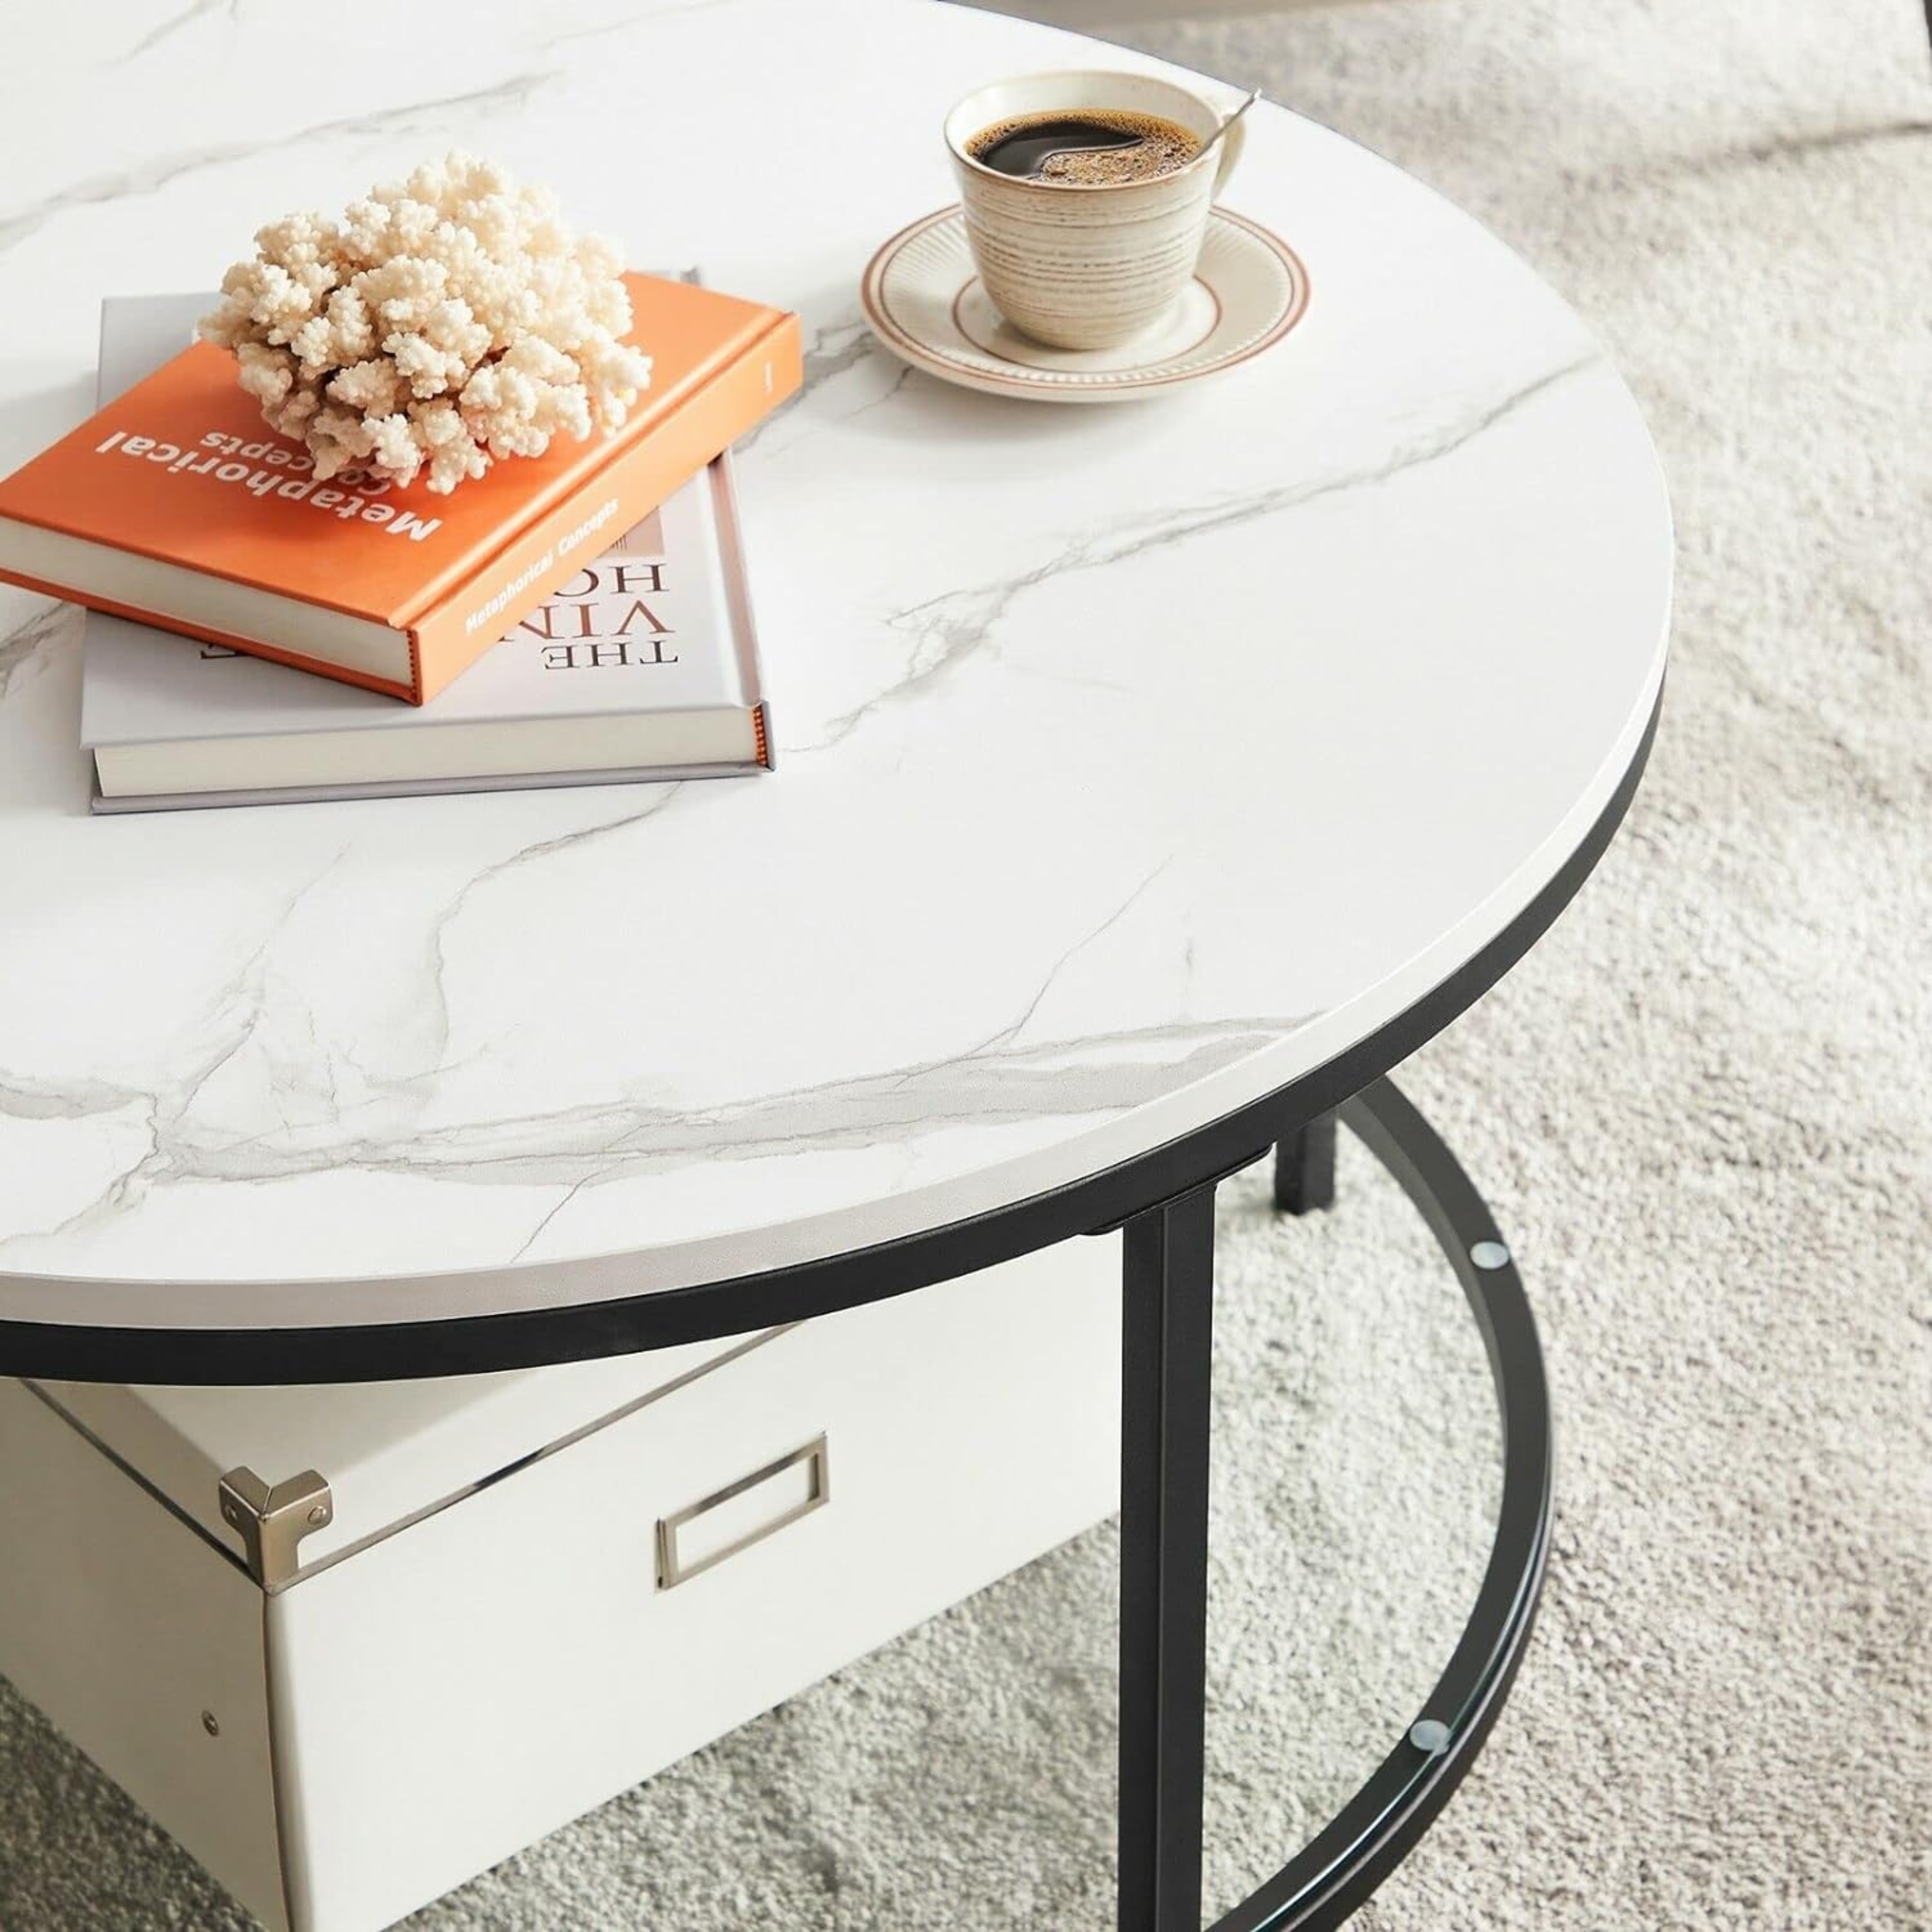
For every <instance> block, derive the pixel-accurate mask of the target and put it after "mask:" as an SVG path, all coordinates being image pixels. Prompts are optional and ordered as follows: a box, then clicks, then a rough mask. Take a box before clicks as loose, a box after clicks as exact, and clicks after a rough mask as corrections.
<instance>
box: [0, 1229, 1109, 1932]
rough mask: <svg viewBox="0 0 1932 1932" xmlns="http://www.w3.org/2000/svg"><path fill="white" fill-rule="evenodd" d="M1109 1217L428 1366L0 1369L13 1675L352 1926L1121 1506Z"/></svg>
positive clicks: (521, 1838) (150, 1784) (220, 1874)
mask: <svg viewBox="0 0 1932 1932" xmlns="http://www.w3.org/2000/svg"><path fill="white" fill-rule="evenodd" d="M1119 1265H1120V1264H1119V1249H1118V1243H1117V1242H1115V1241H1103V1240H1091V1241H1079V1242H1074V1243H1070V1244H1066V1245H1064V1246H1062V1247H1059V1248H1057V1249H1054V1250H1049V1251H1048V1252H1047V1253H1044V1254H1042V1255H1037V1256H1030V1257H1028V1258H1027V1259H1025V1260H1022V1261H1020V1262H1013V1263H1010V1264H1009V1265H1007V1266H1005V1267H1003V1268H995V1269H992V1270H989V1271H987V1272H986V1274H981V1275H978V1276H974V1277H969V1278H968V1279H966V1280H962V1281H959V1282H954V1283H947V1284H944V1285H943V1286H939V1287H938V1288H933V1289H925V1290H922V1291H921V1292H919V1293H917V1294H914V1295H907V1296H906V1297H904V1298H901V1299H899V1300H897V1301H889V1302H883V1303H880V1304H877V1305H876V1306H874V1307H870V1308H863V1309H855V1310H850V1311H849V1312H847V1313H844V1314H840V1315H835V1316H826V1317H824V1318H823V1319H820V1320H817V1321H814V1322H806V1323H802V1324H800V1325H797V1326H795V1327H791V1328H783V1329H777V1330H773V1331H769V1332H768V1333H766V1334H763V1335H760V1336H756V1337H745V1338H739V1339H737V1340H731V1341H725V1342H717V1343H702V1344H697V1345H694V1346H689V1347H685V1348H679V1349H668V1350H664V1351H661V1352H658V1353H655V1354H653V1355H640V1356H633V1357H629V1358H624V1359H622V1360H618V1361H604V1362H594V1363H584V1364H571V1365H568V1366H565V1367H557V1368H553V1369H544V1370H531V1371H528V1372H526V1373H520V1374H515V1375H503V1376H478V1377H474V1378H470V1379H464V1380H461V1381H452V1382H437V1383H418V1384H410V1383H391V1384H384V1385H377V1386H373V1387H361V1388H303V1389H287V1390H270V1389H251V1390H219V1389H206V1390H187V1389H160V1388H129V1387H125V1386H121V1385H111V1386H102V1387H94V1386H89V1385H80V1384H71V1383H48V1384H39V1385H34V1384H28V1383H23V1382H5V1381H0V1672H4V1673H5V1675H6V1676H8V1677H10V1678H11V1679H13V1682H14V1683H15V1684H16V1685H17V1686H18V1687H19V1688H20V1691H22V1692H23V1694H25V1695H26V1697H28V1698H30V1699H31V1700H33V1701H34V1703H37V1705H39V1706H40V1708H41V1709H42V1710H43V1711H44V1712H46V1714H47V1715H48V1716H49V1718H51V1719H52V1721H53V1722H54V1723H55V1724H56V1725H58V1727H60V1728H61V1729H62V1730H64V1731H65V1732H66V1733H68V1736H71V1738H73V1739H74V1741H75V1742H77V1744H78V1745H80V1747H81V1748H83V1750H85V1751H87V1752H88V1753H89V1754H90V1755H91V1756H92V1757H94V1758H95V1760H97V1762H98V1763H100V1764H101V1766H103V1767H104V1769H106V1770H107V1772H109V1773H110V1775H113V1777H114V1778H116V1779H117V1780H118V1781H119V1782H120V1783H121V1784H123V1785H124V1787H126V1788H127V1790H128V1792H129V1793H130V1794H131V1795H132V1796H133V1798H134V1799H136V1802H139V1804H140V1805H142V1806H143V1807H144V1808H145V1809H146V1810H147V1811H148V1812H149V1814H151V1816H152V1817H154V1818H155V1819H156V1820H157V1821H158V1822H159V1823H160V1824H161V1825H162V1826H164V1827H165V1828H166V1829H167V1830H168V1831H169V1832H172V1834H173V1835H174V1836H175V1838H178V1840H179V1841H181V1843H182V1844H183V1845H184V1846H186V1847H187V1849H188V1850H189V1851H190V1852H193V1854H194V1855H196V1857H197V1858H199V1859H200V1860H201V1861H202V1863H203V1864H205V1865H206V1866H207V1867H208V1869H209V1870H211V1872H212V1873H214V1875H215V1876H216V1877H217V1878H218V1879H220V1880H221V1882H223V1884H225V1885H226V1886H227V1887H228V1888H229V1889H230V1890H231V1891H233V1893H234V1894H235V1895H236V1897H237V1898H239V1900H241V1901H242V1903H244V1904H245V1906H247V1907H248V1909H250V1910H251V1912H254V1914H255V1915H257V1917H258V1918H260V1919H262V1920H263V1921H264V1922H265V1923H266V1924H269V1925H271V1926H273V1927H289V1928H292V1932H374V1928H376V1927H382V1926H385V1925H388V1924H392V1923H393V1922H394V1921H395V1920H396V1919H397V1918H401V1916H403V1915H404V1914H406V1913H407V1912H411V1911H413V1910H414V1909H416V1908H417V1907H418V1906H421V1905H422V1904H424V1903H427V1902H428V1900H431V1899H432V1898H434V1897H437V1896H438V1895H439V1894H441V1893H443V1892H444V1891H447V1890H449V1888H451V1887H452V1886H454V1885H458V1884H460V1882H462V1881H463V1879H466V1878H468V1877H469V1876H472V1875H473V1874H474V1873H477V1872H478V1871H481V1870H484V1868H486V1867H488V1866H490V1865H491V1864H494V1863H496V1861H498V1860H499V1859H501V1858H505V1857H507V1856H508V1855H510V1854H511V1852H515V1851H517V1849H520V1847H522V1846H524V1845H526V1844H528V1843H531V1842H532V1841H534V1840H535V1839H537V1838H541V1837H542V1836H543V1835H544V1834H545V1833H547V1832H551V1831H553V1830H555V1829H556V1828H557V1827H558V1826H561V1825H562V1824H564V1823H566V1822H568V1820H571V1819H572V1818H574V1817H577V1816H579V1815H580V1814H582V1813H583V1812H584V1811H587V1810H589V1809H590V1808H592V1807H593V1806H595V1805H598V1804H600V1803H601V1802H604V1800H605V1799H608V1798H610V1797H611V1796H614V1795H615V1794H616V1793H618V1792H619V1791H622V1790H625V1789H626V1788H627V1787H629V1786H631V1785H632V1784H636V1783H637V1782H638V1781H640V1780H641V1779H643V1778H647V1777H649V1775H651V1774H652V1773H653V1772H656V1771H658V1770H659V1769H661V1768H662V1767H664V1766H666V1765H668V1764H670V1763H673V1761H674V1760H676V1759H678V1758H680V1757H683V1756H684V1755H685V1754H686V1753H688V1752H689V1751H694V1750H695V1749H696V1748H698V1747H699V1746H700V1745H703V1744H706V1743H708V1742H710V1741H711V1740H712V1739H715V1738H717V1737H718V1736H721V1735H722V1734H723V1733H725V1732H727V1731H728V1730H731V1729H732V1728H733V1727H735V1726H736V1725H739V1724H742V1723H744V1722H745V1721H746V1720H747V1719H748V1718H752V1717H754V1716H756V1715H758V1714H759V1713H760V1712H763V1711H765V1710H768V1709H770V1708H771V1706H773V1705H774V1704H776V1703H780V1702H781V1701H782V1700H784V1698H786V1697H790V1696H791V1695H793V1694H794V1693H796V1691H799V1690H802V1688H805V1686H806V1685H809V1684H811V1683H812V1682H815V1681H816V1680H817V1679H819V1678H821V1677H823V1676H826V1674H827V1673H829V1672H831V1671H832V1670H837V1669H838V1668H839V1667H841V1666H842V1665H844V1664H847V1663H849V1662H850V1661H852V1660H853V1659H854V1658H858V1657H859V1656H861V1655H863V1654H864V1653H865V1652H867V1651H868V1650H871V1649H874V1647H875V1646H877V1645H879V1644H880V1643H884V1642H886V1640H888V1639H889V1638H891V1637H894V1636H895V1635H897V1634H899V1633H900V1632H901V1631H904V1630H906V1629H907V1628H910V1626H911V1625H913V1624H915V1623H917V1622H919V1621H921V1620H922V1619H924V1618H926V1617H929V1616H932V1615H933V1614H934V1613H935V1612H937V1611H938V1610H942V1609H944V1608H945V1607H947V1606H948V1605H949V1604H953V1603H955V1602H957V1601H959V1599H960V1598H962V1597H965V1596H967V1595H970V1594H971V1592H974V1591H975V1590H977V1589H980V1588H982V1587H983V1586H985V1585H986V1584H988V1583H991V1582H992V1581H993V1580H995V1579H996V1578H997V1577H1001V1576H1002V1575H1004V1574H1006V1573H1007V1571H1010V1570H1013V1569H1014V1568H1017V1567H1018V1566H1019V1565H1022V1564H1023V1563H1025V1562H1028V1561H1030V1560H1031V1559H1032V1558H1034V1557H1035V1556H1038V1555H1040V1553H1043V1551H1045V1550H1048V1549H1049V1548H1051V1547H1053V1546H1054V1545H1055V1544H1058V1543H1059V1542H1061V1541H1064V1540H1065V1539H1066V1538H1068V1537H1070V1536H1072V1535H1075V1534H1076V1532H1079V1531H1080V1530H1082V1529H1085V1528H1086V1527H1088V1526H1089V1525H1091V1524H1092V1523H1095V1522H1097V1521H1098V1520H1100V1518H1101V1517H1104V1516H1105V1515H1106V1514H1109V1512H1110V1511H1112V1509H1113V1508H1115V1505H1116V1502H1117V1500H1118V1457H1119V1437H1118V1418H1119V1403H1120V1391H1119V1366H1120V1344H1119V1305H1120V1304H1119V1297H1120V1277H1119Z"/></svg>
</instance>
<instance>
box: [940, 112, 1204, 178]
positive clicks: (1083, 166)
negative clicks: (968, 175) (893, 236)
mask: <svg viewBox="0 0 1932 1932" xmlns="http://www.w3.org/2000/svg"><path fill="white" fill-rule="evenodd" d="M1052 121H1085V122H1087V123H1088V124H1090V125H1091V126H1093V127H1104V128H1107V129H1109V130H1111V131H1113V132H1115V133H1122V134H1132V135H1134V136H1136V137H1137V138H1138V145H1136V146H1133V147H1131V148H1087V149H1084V150H1083V149H1079V148H1076V149H1073V150H1070V151H1068V152H1066V153H1064V154H1054V155H1051V156H1049V157H1048V159H1047V160H1046V163H1045V164H1044V165H1043V166H1042V167H1041V168H1040V170H1039V172H1037V173H1034V174H1031V175H1018V176H1015V177H1013V178H1015V179H1018V180H1024V181H1043V182H1046V183H1047V184H1049V185H1052V184H1056V183H1057V184H1060V185H1061V186H1063V187H1106V186H1109V185H1110V184H1113V183H1115V182H1118V181H1151V180H1153V179H1154V178H1155V177H1156V176H1157V175H1167V174H1172V173H1174V172H1175V171H1176V169H1181V168H1184V167H1185V166H1187V163H1189V162H1190V161H1191V160H1193V158H1194V157H1195V156H1196V154H1199V153H1200V151H1201V150H1202V146H1203V145H1204V143H1203V142H1202V137H1201V136H1199V135H1198V134H1196V133H1194V132H1193V130H1191V129H1190V128H1187V127H1183V126H1182V125H1181V123H1180V122H1179V121H1170V120H1169V119H1168V118H1167V117H1166V115H1162V114H1142V113H1137V112H1136V110H1133V109H1132V108H1128V107H1049V108H1043V109H1042V110H1040V111H1038V112H1037V113H1032V114H1014V115H1009V116H1008V117H1007V118H1006V119H1005V120H1004V121H994V122H992V124H990V125H989V126H987V127H982V128H981V129H980V131H979V132H978V133H977V134H975V135H974V136H973V138H972V139H971V140H970V141H968V142H967V143H966V151H967V153H968V154H971V156H972V157H973V158H974V160H979V159H980V157H981V156H983V154H985V153H986V151H987V150H988V149H989V148H995V147H998V145H999V144H1000V143H1001V142H1002V141H1004V140H1006V139H1008V138H1009V137H1010V136H1013V135H1015V134H1023V133H1025V132H1026V130H1028V128H1029V127H1043V126H1046V124H1049V123H1050V122H1052Z"/></svg>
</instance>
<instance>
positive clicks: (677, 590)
mask: <svg viewBox="0 0 1932 1932" xmlns="http://www.w3.org/2000/svg"><path fill="white" fill-rule="evenodd" d="M211 299H212V298H211V297H208V296H199V295H195V296H145V297H144V296H134V297H125V298H118V299H110V300H109V301H107V302H104V303H103V304H102V305H101V377H100V394H101V398H102V400H103V401H107V400H111V399H112V398H113V397H114V396H115V395H118V394H119V393H120V392H121V390H123V389H125V388H127V386H129V385H130V383H134V382H136V381H138V380H139V378H140V377H142V375H144V374H145V373H146V372H147V371H148V370H150V369H152V368H156V367H157V366H158V365H160V363H162V362H164V361H166V359H167V358H168V357H169V356H171V355H172V354H173V353H175V350H178V348H179V347H180V346H181V342H182V341H184V339H185V337H186V335H187V332H188V331H189V330H190V329H191V328H192V326H193V320H194V318H195V317H196V316H198V315H199V314H202V313H203V312H204V311H205V310H206V308H208V305H209V303H210V302H211ZM82 664H83V668H82V678H81V692H82V695H81V742H82V743H83V745H85V746H86V748H87V749H88V750H89V751H90V752H92V754H93V757H94V762H95V780H96V785H95V801H94V808H95V811H109V812H112V811H155V810H163V809H169V808H181V807H184V806H199V805H243V804H248V805H256V804H272V803H280V802H303V801H307V800H311V799H334V798H364V797H379V796H392V795H395V794H399V793H405V794H406V793H422V792H448V791H481V790H503V789H509V788H514V787H524V786H537V785H560V784H616V783H628V782H632V781H640V780H648V779H658V778H697V777H716V776H723V775H730V774H733V773H739V772H752V771H757V770H760V769H764V768H766V767H768V766H769V764H770V763H771V750H770V746H771V738H770V733H769V724H768V719H767V715H766V708H765V703H764V698H763V691H762V688H761V686H760V676H759V670H758V660H757V646H756V642H755V640H754V634H753V631H752V628H751V613H750V606H749V601H748V598H747V595H746V593H745V580H744V570H743V562H742V553H741V551H740V548H739V540H738V525H737V516H736V503H735V500H734V498H733V491H732V487H731V475H730V463H729V460H728V458H719V459H718V461H717V462H715V463H712V465H711V466H710V468H709V469H708V470H707V471H706V472H705V473H704V474H703V475H700V476H697V477H695V478H693V479H692V480H691V481H690V482H689V483H688V484H685V487H683V488H682V490H679V491H678V492H677V493H676V495H675V496H671V497H670V498H669V499H667V500H666V501H665V502H664V504H663V505H661V507H660V508H658V509H657V510H655V511H653V512H652V514H651V515H649V517H646V518H645V520H643V522H642V523H640V524H638V525H637V526H636V527H635V528H634V529H631V530H630V531H629V532H627V533H626V534H625V535H624V536H623V537H622V538H620V539H619V541H618V542H617V543H616V544H614V545H613V546H612V547H611V548H610V550H607V551H605V552H604V554H603V555H602V556H600V557H598V559H596V561H595V562H594V563H592V564H590V565H586V568H584V569H583V570H581V571H579V572H578V573H577V575H576V576H575V577H573V578H572V579H571V580H570V581H569V582H568V583H565V584H564V585H563V586H562V587H561V588H560V589H559V591H558V592H557V593H556V595H554V596H553V597H552V598H551V599H550V601H549V602H548V603H547V604H544V606H543V607H541V609H539V610H537V611H535V613H532V616H529V618H527V619H525V620H524V622H522V623H520V624H519V625H517V627H516V628H515V629H514V630H513V631H511V632H510V634H509V635H508V637H505V639H504V640H502V643H499V644H498V645H497V646H496V648H495V649H493V650H492V651H490V652H488V653H487V655H484V657H482V658H480V659H478V661H477V662H476V663H475V664H474V665H472V667H470V668H469V670H466V672H464V673H463V675H462V676H460V678H458V679H457V680H456V682H455V683H454V684H452V685H451V686H450V687H449V689H448V690H446V691H444V692H443V694H441V695H440V697H437V698H436V699H435V700H434V701H433V702H431V703H429V704H427V705H425V706H421V707H417V706H411V705H406V704H402V703H398V702H397V700H395V699H394V698H392V697H384V696H382V695H381V694H379V693H377V692H374V691H362V690H359V689H357V688H355V687H354V686H353V685H344V684H338V683H337V682H334V681H333V680H332V679H327V678H321V677H316V676H311V674H310V673H308V672H306V671H301V670H291V669H290V668H289V667H287V666H286V665H284V664H272V663H270V662H269V661H267V660H266V659H265V658H255V657H249V656H246V655H243V654H242V653H241V652H234V651H229V650H227V649H224V648H223V647H222V646H219V645H214V644H204V643H197V642H196V641H195V640H193V639H192V638H189V637H180V636H177V635H175V634H173V633H172V632H169V631H157V630H152V629H150V628H148V627H147V626H146V625H142V624H136V623H133V622H129V621H128V620H127V619H124V618H119V617H113V616H105V615H104V614H102V613H100V612H98V611H96V612H90V613H89V615H88V617H87V619H86V631H85V634H84V641H83V659H82Z"/></svg>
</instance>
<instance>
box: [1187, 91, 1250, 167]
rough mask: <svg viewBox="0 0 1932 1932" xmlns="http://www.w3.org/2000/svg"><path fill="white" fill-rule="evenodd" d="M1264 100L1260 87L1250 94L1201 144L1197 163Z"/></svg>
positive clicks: (1196, 157) (1196, 158)
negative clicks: (1257, 103) (1258, 102)
mask: <svg viewBox="0 0 1932 1932" xmlns="http://www.w3.org/2000/svg"><path fill="white" fill-rule="evenodd" d="M1260 98H1262V91H1261V89H1259V87H1258V88H1256V89H1255V91H1254V92H1253V93H1252V94H1251V95H1249V96H1248V98H1247V100H1245V101H1243V102H1242V103H1241V106H1240V107H1238V108H1236V109H1235V111H1234V113H1232V114H1230V115H1229V116H1228V118H1227V119H1226V120H1225V121H1223V122H1222V123H1221V124H1220V127H1217V128H1216V129H1215V130H1214V133H1211V134H1210V135H1209V136H1208V138H1207V139H1206V140H1205V141H1204V142H1202V144H1201V154H1206V153H1207V151H1208V149H1209V148H1211V147H1213V146H1214V143H1215V142H1217V141H1218V140H1219V139H1220V138H1221V136H1223V134H1225V133H1226V132H1227V131H1228V130H1229V128H1230V127H1232V126H1233V125H1234V124H1235V122H1236V121H1238V120H1239V119H1240V118H1241V116H1242V115H1244V114H1245V113H1247V111H1248V110H1249V109H1250V107H1253V105H1254V104H1255V103H1256V101H1259V100H1260ZM1201 154H1196V156H1195V157H1194V159H1195V160H1197V161H1198V160H1199V159H1200V158H1201ZM1190 165H1192V164H1191V163H1190Z"/></svg>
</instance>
